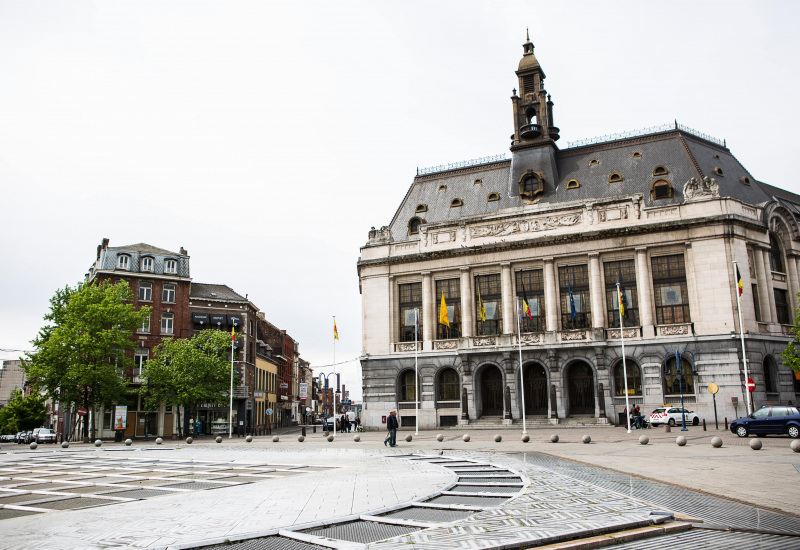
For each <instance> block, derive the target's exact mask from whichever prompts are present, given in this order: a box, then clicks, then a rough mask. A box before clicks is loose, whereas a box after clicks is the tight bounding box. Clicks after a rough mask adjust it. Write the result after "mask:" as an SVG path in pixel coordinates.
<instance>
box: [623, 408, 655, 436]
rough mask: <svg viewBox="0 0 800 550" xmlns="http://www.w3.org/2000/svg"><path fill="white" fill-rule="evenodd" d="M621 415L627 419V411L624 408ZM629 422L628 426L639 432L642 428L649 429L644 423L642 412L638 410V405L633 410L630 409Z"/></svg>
mask: <svg viewBox="0 0 800 550" xmlns="http://www.w3.org/2000/svg"><path fill="white" fill-rule="evenodd" d="M622 414H623V417H627V416H628V409H627V408H625V409H624V410H623V411H622ZM629 422H630V424H629V425H630V427H631V428H636V429H637V430H640V429H642V428H649V426H648V425H647V423H646V422H645V419H644V416H642V410H641V409H640V408H639V405H636V406H635V407H634V408H633V409H631V412H630V420H629Z"/></svg>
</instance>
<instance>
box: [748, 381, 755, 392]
mask: <svg viewBox="0 0 800 550" xmlns="http://www.w3.org/2000/svg"><path fill="white" fill-rule="evenodd" d="M755 389H756V383H755V381H754V380H753V379H752V378H748V379H747V391H750V392H751V391H753V390H755Z"/></svg>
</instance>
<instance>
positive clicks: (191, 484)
mask: <svg viewBox="0 0 800 550" xmlns="http://www.w3.org/2000/svg"><path fill="white" fill-rule="evenodd" d="M162 487H169V488H170V489H189V490H191V491H202V490H204V489H219V488H220V487H236V485H232V484H229V483H212V482H206V481H186V482H183V483H170V484H169V485H162Z"/></svg>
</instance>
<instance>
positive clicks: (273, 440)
mask: <svg viewBox="0 0 800 550" xmlns="http://www.w3.org/2000/svg"><path fill="white" fill-rule="evenodd" d="M300 437H303V438H305V436H304V435H301V436H300ZM280 440H281V438H280V437H278V436H277V435H276V436H274V437H273V438H272V442H273V443H278V442H279V441H280Z"/></svg>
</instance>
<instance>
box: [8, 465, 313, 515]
mask: <svg viewBox="0 0 800 550" xmlns="http://www.w3.org/2000/svg"><path fill="white" fill-rule="evenodd" d="M320 469H321V468H318V467H307V466H295V465H275V464H247V465H237V466H235V467H232V465H231V463H230V462H223V461H204V460H169V459H155V458H125V457H113V456H108V455H104V456H92V455H86V454H82V455H81V456H70V455H67V456H64V455H63V454H61V453H58V454H54V455H42V456H36V455H27V456H24V457H22V458H20V459H17V460H9V461H4V462H3V463H2V464H0V520H3V519H10V518H16V517H20V516H25V515H33V514H44V513H47V512H50V511H53V510H77V509H80V508H90V507H94V506H108V505H112V504H119V503H123V502H131V501H134V500H143V499H149V498H154V497H158V496H165V495H175V494H176V493H190V492H192V491H202V490H208V489H218V488H222V487H232V486H236V485H243V484H248V483H254V482H259V481H266V480H268V479H273V478H276V477H286V476H296V475H301V474H302V473H304V472H311V471H318V470H320ZM0 525H1V524H0ZM0 529H2V527H0Z"/></svg>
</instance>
